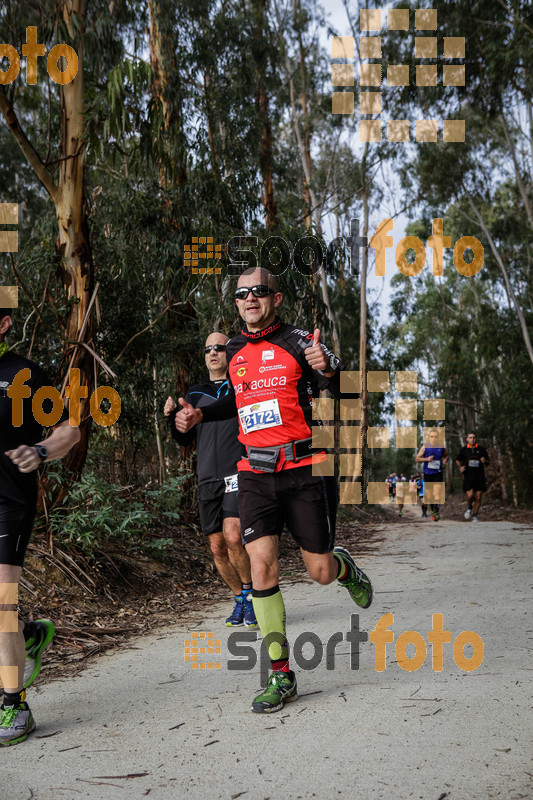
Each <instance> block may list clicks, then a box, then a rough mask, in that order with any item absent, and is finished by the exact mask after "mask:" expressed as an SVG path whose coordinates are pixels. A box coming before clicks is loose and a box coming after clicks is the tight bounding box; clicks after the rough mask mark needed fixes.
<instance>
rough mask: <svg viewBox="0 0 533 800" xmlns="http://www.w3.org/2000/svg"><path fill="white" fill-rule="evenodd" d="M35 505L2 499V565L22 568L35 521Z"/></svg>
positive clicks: (0, 504)
mask: <svg viewBox="0 0 533 800" xmlns="http://www.w3.org/2000/svg"><path fill="white" fill-rule="evenodd" d="M35 511H36V509H35V505H34V504H33V503H32V504H31V505H30V506H24V505H22V503H13V502H12V501H8V500H5V499H4V498H1V497H0V564H9V565H11V566H15V567H22V565H23V563H24V556H25V555H26V549H27V547H28V542H29V541H30V536H31V532H32V530H33V523H34V521H35Z"/></svg>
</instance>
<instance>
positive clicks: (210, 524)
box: [198, 481, 239, 536]
mask: <svg viewBox="0 0 533 800" xmlns="http://www.w3.org/2000/svg"><path fill="white" fill-rule="evenodd" d="M198 510H199V512H200V525H201V527H202V530H203V532H204V533H205V535H206V536H209V534H211V533H218V531H221V530H222V521H223V520H225V519H226V517H238V516H239V507H238V505H237V492H226V482H225V481H210V482H209V483H202V484H200V486H199V487H198Z"/></svg>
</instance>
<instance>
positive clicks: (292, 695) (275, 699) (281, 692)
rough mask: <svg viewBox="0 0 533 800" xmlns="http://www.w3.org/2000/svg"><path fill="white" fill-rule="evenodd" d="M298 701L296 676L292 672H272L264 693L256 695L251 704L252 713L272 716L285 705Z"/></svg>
mask: <svg viewBox="0 0 533 800" xmlns="http://www.w3.org/2000/svg"><path fill="white" fill-rule="evenodd" d="M297 699H298V687H297V686H296V675H295V674H294V672H292V670H291V671H290V672H282V671H281V670H278V671H277V672H273V673H272V674H271V675H270V677H269V679H268V683H267V686H266V689H265V690H264V692H261V694H258V695H257V697H256V698H255V699H254V701H253V703H252V711H256V712H257V713H258V714H272V712H273V711H279V710H280V708H283V706H284V705H285V703H292V702H293V701H294V700H297Z"/></svg>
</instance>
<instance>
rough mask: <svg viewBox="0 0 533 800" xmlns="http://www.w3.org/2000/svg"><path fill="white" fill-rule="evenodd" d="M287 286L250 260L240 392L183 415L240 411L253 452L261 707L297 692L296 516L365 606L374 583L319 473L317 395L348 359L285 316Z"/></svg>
mask: <svg viewBox="0 0 533 800" xmlns="http://www.w3.org/2000/svg"><path fill="white" fill-rule="evenodd" d="M282 299H283V296H282V294H281V292H279V291H278V286H277V281H276V278H275V277H274V275H272V274H271V273H270V272H269V271H268V270H266V269H261V268H259V269H248V270H245V271H244V272H243V273H242V275H241V276H240V278H239V281H238V286H237V290H236V292H235V300H236V304H237V308H238V310H239V314H240V316H241V317H242V319H243V320H244V323H245V324H244V326H243V330H242V333H241V334H239V335H238V336H236V337H235V338H233V339H231V340H230V341H229V342H228V344H227V349H226V354H227V360H228V377H229V380H230V383H231V384H232V388H233V392H234V393H232V394H231V395H228V396H227V397H225V398H223V399H221V400H220V401H218V402H217V403H216V404H213V405H211V406H209V407H206V408H204V409H197V408H193V407H192V406H191V405H190V404H188V403H187V402H186V401H185V400H183V399H182V398H180V400H179V402H180V404H181V405H182V407H183V410H182V411H180V412H179V413H178V414H177V415H176V423H175V424H176V427H177V428H178V430H181V431H183V432H185V431H187V430H189V429H190V428H191V427H192V426H193V425H195V424H198V423H199V422H201V421H202V420H203V421H211V420H214V419H223V418H225V417H226V416H227V417H229V416H232V415H235V413H238V416H239V424H240V434H239V439H240V441H241V442H242V443H243V444H244V445H245V446H246V457H244V458H242V459H241V461H240V462H239V464H238V467H239V494H238V499H239V516H240V518H241V530H242V536H243V541H244V542H245V545H246V550H247V552H248V554H249V556H250V563H251V567H252V579H253V586H254V589H253V604H254V609H255V613H256V617H257V621H258V623H259V628H260V630H261V633H262V634H263V638H264V639H265V640H266V643H267V644H268V652H269V656H270V660H271V664H272V670H273V671H272V674H271V675H270V677H269V680H268V685H267V687H266V689H265V691H264V692H262V693H261V694H260V695H258V696H257V697H256V698H255V699H254V701H253V703H252V709H253V711H256V712H259V713H270V712H272V711H278V710H279V709H280V708H282V707H283V705H284V703H286V702H291V701H292V700H296V698H297V688H296V677H295V675H294V672H292V671H291V670H290V669H289V659H288V645H287V640H286V636H285V606H284V603H283V598H282V596H281V592H280V589H279V585H278V583H279V561H278V545H279V536H280V534H281V532H282V529H283V524H284V522H286V524H287V527H288V528H289V530H290V532H291V533H292V535H293V537H294V538H295V540H296V541H297V542H298V544H299V545H300V549H301V553H302V557H303V559H304V562H305V566H306V568H307V571H308V573H309V575H310V577H311V578H312V579H313V580H315V581H317V582H318V583H321V584H324V585H325V584H329V583H332V582H333V581H334V580H335V579H338V580H339V582H340V583H341V585H343V586H345V587H346V588H347V589H348V591H349V593H350V595H351V597H352V599H353V600H354V602H355V603H357V605H359V606H361V607H362V608H368V606H369V605H370V603H371V602H372V586H371V583H370V581H369V579H368V578H367V576H366V575H365V574H364V573H363V572H362V571H361V570H360V569H359V568H358V567H357V566H356V564H355V562H354V560H353V559H352V557H351V555H350V554H349V553H348V552H347V551H346V550H345V549H344V548H343V547H335V548H334V547H333V541H334V536H335V514H336V507H337V498H338V495H337V485H336V482H335V479H334V478H332V477H331V478H328V477H318V476H313V474H312V467H311V464H312V452H311V434H312V430H311V428H312V409H311V401H312V398H313V395H316V394H317V393H318V391H319V390H320V389H326V388H327V389H329V390H330V391H331V392H332V394H334V395H335V396H337V397H339V396H340V377H339V371H340V370H341V369H343V365H342V363H341V362H340V361H339V359H338V358H336V356H335V355H334V354H333V353H332V352H331V351H329V350H328V349H327V348H326V347H325V345H323V344H320V331H319V330H318V329H316V330H315V331H314V333H311V332H309V331H305V330H300V329H299V328H295V327H294V326H292V325H287V324H285V323H283V322H281V320H280V319H279V318H278V317H277V316H276V310H277V309H278V308H279V306H280V305H281V302H282Z"/></svg>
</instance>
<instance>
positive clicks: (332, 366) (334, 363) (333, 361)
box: [329, 355, 341, 372]
mask: <svg viewBox="0 0 533 800" xmlns="http://www.w3.org/2000/svg"><path fill="white" fill-rule="evenodd" d="M340 363H341V362H340V359H338V358H337V356H334V355H331V356H330V357H329V371H330V372H337V370H338V368H339V364H340Z"/></svg>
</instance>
